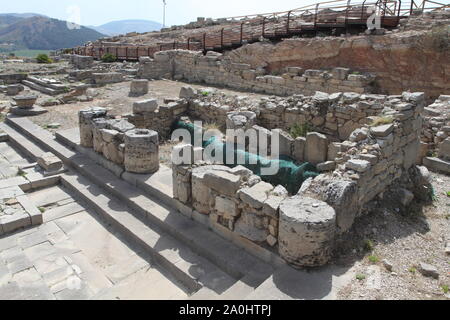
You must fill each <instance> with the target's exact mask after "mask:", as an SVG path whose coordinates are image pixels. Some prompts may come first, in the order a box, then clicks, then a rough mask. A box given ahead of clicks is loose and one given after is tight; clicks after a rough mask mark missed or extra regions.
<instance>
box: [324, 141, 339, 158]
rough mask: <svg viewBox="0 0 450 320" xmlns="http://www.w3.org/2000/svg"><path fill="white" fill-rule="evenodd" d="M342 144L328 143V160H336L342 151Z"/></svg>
mask: <svg viewBox="0 0 450 320" xmlns="http://www.w3.org/2000/svg"><path fill="white" fill-rule="evenodd" d="M341 148H342V144H341V143H340V142H332V143H330V144H329V145H328V155H327V159H328V161H334V160H335V159H336V158H337V157H338V153H340V152H341V151H342V149H341Z"/></svg>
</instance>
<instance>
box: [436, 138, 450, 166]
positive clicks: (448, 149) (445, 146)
mask: <svg viewBox="0 0 450 320" xmlns="http://www.w3.org/2000/svg"><path fill="white" fill-rule="evenodd" d="M438 157H439V158H441V159H444V160H449V161H450V138H447V139H445V140H444V141H443V142H442V143H441V144H440V145H439V153H438Z"/></svg>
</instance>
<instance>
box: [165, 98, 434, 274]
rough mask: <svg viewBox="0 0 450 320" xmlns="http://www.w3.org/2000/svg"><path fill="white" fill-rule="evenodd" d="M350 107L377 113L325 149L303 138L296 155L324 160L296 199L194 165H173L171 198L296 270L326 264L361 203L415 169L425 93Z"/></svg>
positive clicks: (321, 138)
mask: <svg viewBox="0 0 450 320" xmlns="http://www.w3.org/2000/svg"><path fill="white" fill-rule="evenodd" d="M321 98H322V99H321V103H322V104H329V108H330V109H331V108H333V109H335V110H340V109H339V107H340V106H342V105H345V104H346V97H345V95H344V94H340V95H339V96H338V97H335V96H334V95H325V94H321ZM335 99H336V100H335ZM311 101H313V100H311ZM352 102H353V103H354V104H356V105H358V106H363V107H364V108H365V109H364V110H370V108H368V105H370V104H371V103H374V102H376V103H378V104H379V106H377V108H376V110H378V111H377V112H370V113H368V114H366V115H365V118H364V119H365V121H361V123H359V126H358V127H357V128H353V131H352V132H350V133H349V134H348V137H346V138H345V139H344V140H345V141H344V140H340V141H339V142H332V143H330V140H329V139H328V138H327V136H325V135H323V134H321V133H317V132H311V133H309V134H308V135H307V137H306V139H305V140H304V143H305V144H304V146H303V150H302V157H303V158H305V160H306V161H313V160H312V158H317V161H316V163H318V162H320V161H325V160H329V161H326V162H324V163H319V164H318V165H323V167H324V168H326V169H325V170H323V171H326V173H323V174H321V175H319V176H318V177H317V178H315V179H310V180H307V181H306V182H305V183H304V185H303V186H302V188H301V190H300V191H299V193H298V195H292V197H290V196H289V195H288V193H287V191H286V190H285V189H284V188H283V187H282V186H272V185H270V184H267V183H265V182H262V181H261V179H260V177H258V176H255V175H253V173H252V172H251V171H249V170H247V169H246V168H244V167H242V166H238V167H235V168H232V169H231V168H228V167H223V166H214V165H204V164H203V165H202V162H199V163H197V164H196V165H193V166H192V165H185V164H181V165H174V166H173V179H174V183H173V185H174V197H175V198H176V199H178V200H179V201H180V202H182V203H183V204H184V205H186V206H188V207H191V208H192V209H193V210H194V211H196V212H197V213H198V214H200V215H207V216H208V217H209V223H210V224H220V225H221V226H223V227H225V228H228V229H229V230H230V231H232V232H235V233H237V234H239V235H240V236H242V237H244V238H246V239H249V240H251V241H253V242H255V243H257V244H263V243H266V244H268V245H269V246H271V247H273V248H276V245H277V244H279V246H278V251H279V253H280V255H281V257H282V258H284V259H285V260H286V261H288V262H289V263H291V264H292V265H294V266H299V267H300V266H317V265H323V264H325V263H327V262H328V261H329V259H330V257H331V252H332V248H333V243H334V241H333V240H334V239H335V238H336V237H338V236H339V235H340V234H342V233H344V232H346V231H348V230H349V229H350V228H351V226H352V225H353V222H354V220H355V218H356V217H357V216H358V215H359V214H360V213H361V212H362V209H363V207H364V206H365V205H366V204H368V203H369V202H370V201H372V200H374V199H375V198H376V197H381V196H382V195H383V193H384V192H385V191H386V190H387V189H388V188H389V186H390V185H392V184H393V183H394V182H395V181H396V180H398V179H399V178H400V177H401V176H402V175H404V174H407V173H408V172H409V171H410V170H411V168H412V167H414V165H415V162H416V158H417V154H418V150H419V143H420V132H421V129H422V118H421V112H422V111H423V108H424V106H425V96H424V94H423V93H403V95H402V96H377V97H376V99H373V97H372V98H371V97H362V96H361V97H353V98H352ZM362 102H365V104H364V103H362ZM374 104H375V103H374ZM302 105H303V104H302ZM354 111H355V110H354V108H350V109H347V111H346V112H343V113H350V114H351V113H352V112H354ZM292 143H293V144H292V146H293V148H294V150H295V141H294V142H292ZM280 144H281V145H282V144H283V142H280ZM308 145H309V146H308ZM321 150H322V151H321ZM330 150H331V151H330ZM199 151H201V150H193V147H192V146H190V145H181V146H177V147H175V148H174V154H177V155H183V154H185V152H190V153H191V157H190V159H201V157H199V155H198V152H199ZM326 166H328V167H326ZM308 208H309V209H308ZM313 213H314V214H313Z"/></svg>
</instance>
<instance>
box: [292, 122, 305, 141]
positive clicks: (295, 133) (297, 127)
mask: <svg viewBox="0 0 450 320" xmlns="http://www.w3.org/2000/svg"><path fill="white" fill-rule="evenodd" d="M309 131H310V127H309V124H307V123H303V124H299V123H296V124H294V125H293V126H292V128H291V129H290V130H289V133H290V134H291V136H292V138H294V139H297V138H299V137H306V135H307V134H308V132H309Z"/></svg>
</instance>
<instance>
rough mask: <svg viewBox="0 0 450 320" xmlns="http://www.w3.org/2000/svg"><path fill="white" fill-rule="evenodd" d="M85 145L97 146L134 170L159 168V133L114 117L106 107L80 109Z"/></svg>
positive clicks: (102, 153)
mask: <svg viewBox="0 0 450 320" xmlns="http://www.w3.org/2000/svg"><path fill="white" fill-rule="evenodd" d="M79 118H80V141H81V146H82V147H85V148H93V149H94V151H95V152H97V153H99V154H101V155H102V156H103V157H105V158H106V159H107V160H109V161H111V162H112V163H114V164H116V165H118V166H120V167H124V169H125V171H127V172H132V173H154V172H156V171H158V169H159V140H158V133H157V132H155V131H151V130H146V129H136V127H135V126H134V125H133V124H131V123H130V122H128V121H127V120H126V119H112V118H109V117H108V115H107V111H106V109H103V108H89V109H85V110H81V111H80V112H79Z"/></svg>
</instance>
